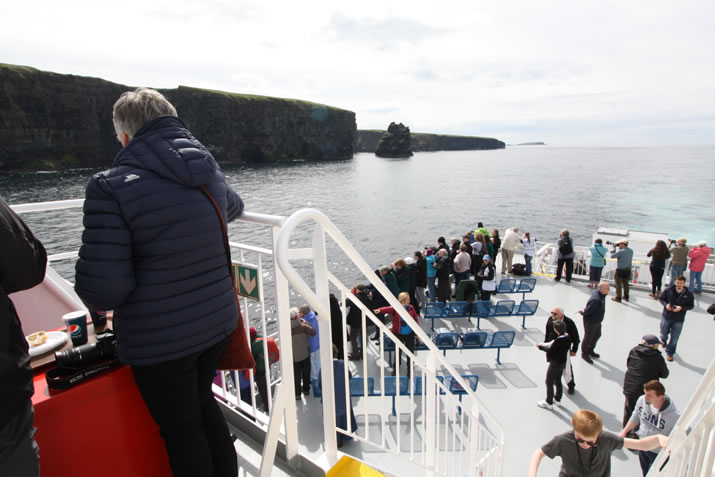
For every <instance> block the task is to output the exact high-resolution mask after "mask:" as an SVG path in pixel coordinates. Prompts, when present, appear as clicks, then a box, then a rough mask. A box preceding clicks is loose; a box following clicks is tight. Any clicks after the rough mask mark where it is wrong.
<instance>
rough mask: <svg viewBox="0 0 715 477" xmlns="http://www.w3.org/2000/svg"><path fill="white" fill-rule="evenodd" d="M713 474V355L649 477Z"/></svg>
mask: <svg viewBox="0 0 715 477" xmlns="http://www.w3.org/2000/svg"><path fill="white" fill-rule="evenodd" d="M714 473H715V358H714V359H713V360H712V361H711V362H710V366H709V367H708V370H707V372H706V373H705V376H703V379H702V380H701V381H700V384H699V385H698V387H697V389H696V390H695V392H694V393H693V395H692V397H691V398H690V401H689V402H688V405H687V406H686V407H685V408H684V410H683V413H682V414H681V416H680V418H679V419H678V422H677V423H676V424H675V427H674V428H673V430H672V431H671V433H670V437H669V438H668V443H667V444H666V446H665V448H664V449H663V450H661V451H660V453H659V454H658V457H657V458H656V460H655V462H653V465H652V466H651V468H650V471H649V472H648V477H682V476H688V477H690V476H693V477H710V476H712V475H714Z"/></svg>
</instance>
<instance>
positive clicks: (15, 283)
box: [0, 197, 47, 477]
mask: <svg viewBox="0 0 715 477" xmlns="http://www.w3.org/2000/svg"><path fill="white" fill-rule="evenodd" d="M46 265H47V254H46V253H45V248H44V247H43V246H42V243H40V241H39V240H37V239H36V238H35V237H34V236H33V235H32V232H30V229H29V228H27V225H25V223H24V222H23V221H22V220H21V219H20V217H18V216H17V215H16V214H15V212H13V211H12V210H11V209H10V207H9V206H8V205H7V204H6V203H5V201H4V200H3V199H2V198H1V197H0V286H1V287H2V288H1V289H0V389H1V391H0V475H2V476H20V475H22V476H29V477H34V476H39V475H40V464H39V455H38V452H39V449H38V447H37V444H36V443H35V441H34V439H33V436H34V435H35V428H34V427H33V426H32V423H33V420H34V417H35V411H34V409H33V407H32V401H31V400H30V398H31V397H32V394H33V392H34V390H35V388H34V386H33V384H32V368H30V355H29V354H28V344H27V340H25V333H24V332H23V331H22V325H21V324H20V319H19V318H18V316H17V312H16V311H15V306H14V305H13V303H12V300H11V299H10V298H9V297H8V295H9V294H10V293H14V292H17V291H20V290H27V289H30V288H32V287H34V286H35V285H37V284H39V283H40V282H42V280H43V279H44V278H45V268H46Z"/></svg>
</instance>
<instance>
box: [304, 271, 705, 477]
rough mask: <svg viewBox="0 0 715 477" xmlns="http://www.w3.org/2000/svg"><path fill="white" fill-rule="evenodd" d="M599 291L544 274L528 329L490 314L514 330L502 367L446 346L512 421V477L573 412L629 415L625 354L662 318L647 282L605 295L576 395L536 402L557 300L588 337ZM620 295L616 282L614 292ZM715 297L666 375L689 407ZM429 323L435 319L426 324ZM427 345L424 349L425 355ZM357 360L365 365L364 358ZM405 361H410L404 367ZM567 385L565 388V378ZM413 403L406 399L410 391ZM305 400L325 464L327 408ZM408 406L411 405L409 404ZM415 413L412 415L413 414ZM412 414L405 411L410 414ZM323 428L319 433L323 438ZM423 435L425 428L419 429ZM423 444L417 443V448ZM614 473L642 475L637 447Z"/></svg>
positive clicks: (507, 466)
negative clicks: (543, 404) (597, 334)
mask: <svg viewBox="0 0 715 477" xmlns="http://www.w3.org/2000/svg"><path fill="white" fill-rule="evenodd" d="M591 292H592V289H590V288H587V287H586V286H585V284H584V283H581V282H576V281H572V283H571V284H570V285H569V284H566V283H564V282H561V283H555V282H553V281H552V280H551V279H548V278H544V277H537V285H536V289H535V290H534V293H532V294H530V295H527V298H536V299H538V300H540V305H539V311H538V312H537V314H536V316H534V317H529V318H527V321H526V326H527V329H526V330H522V328H521V318H520V317H518V318H517V317H507V318H499V319H492V320H485V319H482V321H481V327H482V329H485V330H515V331H516V332H517V334H516V339H515V341H514V345H513V346H512V347H511V348H510V349H505V350H502V353H501V361H502V364H501V365H497V363H496V361H495V358H496V350H471V351H464V352H460V351H448V352H447V358H448V359H449V360H450V361H451V363H453V365H454V366H455V367H456V368H457V370H458V371H461V372H463V373H464V374H467V373H473V374H477V375H479V386H478V388H477V394H478V396H479V397H480V399H481V400H482V401H483V403H484V405H485V406H486V407H487V409H488V410H489V411H490V412H491V413H492V414H494V415H495V416H496V418H497V419H498V421H499V423H500V424H501V426H502V427H503V428H504V430H505V433H506V436H505V439H506V445H505V454H504V473H503V475H504V476H505V477H511V476H517V475H525V474H526V473H527V470H528V464H529V459H530V457H531V454H532V453H533V451H534V450H535V449H537V448H538V447H540V446H541V445H543V444H544V443H546V442H547V441H548V440H549V439H550V438H551V437H552V436H554V435H555V434H558V433H561V432H564V431H566V430H568V429H569V428H570V420H571V416H572V414H573V413H574V412H575V411H576V410H578V409H580V408H587V409H592V410H594V411H596V412H598V413H599V414H600V415H601V417H602V418H603V421H604V426H605V428H606V429H607V430H610V431H612V432H616V433H617V432H619V431H620V430H621V419H622V414H623V395H622V383H623V376H624V372H625V365H626V358H627V356H628V352H629V350H630V349H631V348H632V347H633V346H635V345H637V344H638V343H639V341H640V339H641V336H642V335H644V334H647V333H653V334H656V335H657V334H658V330H659V327H658V324H659V321H660V313H661V310H662V307H661V306H660V304H659V303H658V302H657V301H656V300H654V299H653V298H651V297H649V296H647V291H645V290H632V291H631V301H630V303H622V304H619V303H615V302H613V301H611V300H610V299H607V304H606V317H605V320H604V323H603V336H602V338H601V340H600V341H599V343H598V345H597V347H596V351H597V352H598V353H600V354H601V358H600V359H598V360H595V363H594V364H593V365H591V364H588V363H586V362H585V361H583V360H582V359H581V357H580V352H579V354H577V356H575V357H574V358H573V369H574V376H575V379H576V394H575V395H573V396H569V395H567V394H564V398H563V400H562V407H561V408H560V409H555V410H554V411H548V410H544V409H541V408H539V407H537V406H536V401H537V400H540V399H544V398H545V384H544V379H545V373H546V366H547V364H546V361H545V358H544V353H543V352H541V351H539V350H537V349H536V347H535V346H534V345H535V343H537V342H541V341H543V339H544V334H543V333H544V326H545V323H546V320H547V317H548V316H549V311H550V310H551V308H552V307H553V306H562V307H563V308H564V310H565V312H566V315H567V316H569V317H571V318H572V319H574V321H575V322H576V323H577V325H578V326H579V332H580V333H581V335H582V337H583V327H582V320H581V317H580V315H579V314H578V313H577V311H578V310H579V309H581V308H583V306H584V305H585V304H586V301H587V300H588V297H589V296H590V294H591ZM611 296H613V290H612V291H611ZM496 298H497V299H515V300H516V301H517V303H518V301H519V300H520V299H521V296H520V295H516V294H512V295H508V296H506V295H498V296H497V297H496ZM713 301H715V298H714V297H713V295H710V294H703V295H696V307H695V309H694V310H692V311H690V312H688V314H687V316H686V321H685V326H684V328H683V333H682V335H681V338H680V342H679V346H678V350H677V354H676V357H675V361H673V362H671V363H669V364H668V365H669V368H670V372H671V374H670V377H669V378H667V379H666V380H664V385H665V387H666V392H667V394H668V395H669V396H670V397H671V398H672V399H673V401H674V403H675V404H676V406H678V407H679V408H681V409H682V408H683V407H685V405H686V404H687V402H688V400H689V399H690V396H691V393H692V391H693V389H694V388H695V386H696V385H697V383H699V381H700V378H701V376H702V374H703V373H704V372H705V369H706V368H707V366H708V365H709V363H710V360H711V359H712V357H713V349H714V348H713V345H712V343H713V340H714V338H715V323H714V322H713V318H712V316H709V315H707V314H706V312H705V309H706V308H707V306H708V305H709V304H710V303H712V302H713ZM422 324H423V327H425V329H429V328H430V325H431V322H423V323H422ZM435 326H443V327H447V328H469V327H473V326H475V325H472V324H470V323H469V322H467V321H466V320H454V321H446V322H442V323H439V324H436V325H435ZM368 355H369V356H370V357H369V361H368V363H369V364H370V371H369V374H370V375H372V376H378V375H379V372H378V371H377V367H376V366H375V364H374V362H375V357H376V355H377V348H376V347H375V346H374V345H371V346H370V347H369V348H368ZM420 356H422V357H424V356H425V353H424V352H422V353H420V352H418V358H419V357H420ZM356 365H358V366H359V368H358V366H356ZM350 366H351V369H352V372H353V375H361V370H362V363H361V362H350ZM403 369H404V367H403ZM564 391H565V386H564ZM400 399H402V400H403V401H402V402H403V403H407V400H408V399H409V398H408V397H402V398H400ZM368 400H369V401H370V402H369V409H370V416H369V423H370V435H371V436H372V437H371V438H376V439H379V438H380V436H381V434H380V432H381V430H380V429H381V425H380V418H379V415H380V414H383V415H385V416H387V415H388V414H389V413H390V411H391V401H390V400H386V403H387V404H386V408H385V409H384V411H382V410H381V405H382V402H381V398H379V397H371V398H368ZM297 404H298V420H299V425H298V432H299V440H300V445H301V452H303V453H305V454H306V455H309V456H311V457H312V458H313V459H315V460H316V461H318V462H320V461H321V459H325V457H324V455H323V449H322V446H321V445H318V444H316V442H322V420H321V417H320V416H321V413H322V407H321V404H320V401H319V400H318V399H316V398H314V397H312V396H311V397H308V398H305V397H304V398H303V401H302V403H297ZM353 404H354V409H355V412H356V414H357V419H358V424H359V427H360V428H361V430H360V431H359V432H360V433H361V434H362V433H363V432H364V429H363V428H364V425H365V418H364V416H363V415H362V414H361V413H362V411H363V403H362V401H361V400H358V399H353ZM405 405H406V404H405ZM405 416H407V414H405ZM404 419H405V420H406V419H407V418H406V417H405V418H404ZM388 422H389V423H390V426H389V427H388V430H387V432H386V436H385V437H386V439H394V438H395V435H396V423H395V418H394V417H389V418H388ZM405 430H406V429H405V428H404V426H403V427H402V428H401V432H400V434H401V435H402V438H401V447H402V448H403V449H405V448H409V445H410V436H406V435H405ZM316 436H321V438H320V439H316ZM414 437H415V440H416V441H418V440H419V436H414ZM417 448H419V447H417ZM341 450H342V451H343V452H345V453H347V454H350V455H353V456H355V457H357V458H359V459H362V460H364V461H365V462H367V463H369V464H372V465H373V466H375V467H376V468H378V469H380V470H382V471H386V472H388V474H389V475H400V476H404V475H421V471H420V470H416V469H415V470H413V469H412V468H411V465H410V464H409V463H406V462H405V460H404V459H401V458H398V457H395V456H393V455H391V454H385V453H383V452H381V451H380V450H379V449H376V448H374V447H373V446H370V445H368V444H366V443H360V442H355V441H353V442H348V443H346V444H345V445H344V446H343V447H342V449H341ZM559 466H560V460H559V459H555V460H553V461H551V460H549V459H547V458H546V459H544V460H543V461H542V464H541V469H540V472H539V475H544V476H546V475H556V474H557V473H558V468H559ZM612 469H613V471H612V475H614V476H631V475H632V476H636V475H641V474H640V467H639V465H638V456H637V455H636V454H634V453H632V452H630V451H617V452H616V453H615V454H614V455H613V458H612Z"/></svg>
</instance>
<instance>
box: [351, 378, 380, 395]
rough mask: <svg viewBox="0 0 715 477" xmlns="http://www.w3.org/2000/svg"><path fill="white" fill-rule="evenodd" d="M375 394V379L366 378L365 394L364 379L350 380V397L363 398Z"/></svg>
mask: <svg viewBox="0 0 715 477" xmlns="http://www.w3.org/2000/svg"><path fill="white" fill-rule="evenodd" d="M372 394H375V378H373V377H372V376H368V378H367V393H366V392H365V378H359V377H358V378H350V395H351V396H365V395H372Z"/></svg>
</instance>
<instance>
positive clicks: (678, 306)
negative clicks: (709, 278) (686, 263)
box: [658, 275, 695, 361]
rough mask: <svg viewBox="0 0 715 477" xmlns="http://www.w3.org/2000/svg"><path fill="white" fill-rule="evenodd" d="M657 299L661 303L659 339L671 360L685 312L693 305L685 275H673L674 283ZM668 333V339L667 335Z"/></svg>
mask: <svg viewBox="0 0 715 477" xmlns="http://www.w3.org/2000/svg"><path fill="white" fill-rule="evenodd" d="M658 300H659V301H660V302H661V303H662V304H663V314H662V316H661V318H660V339H661V340H662V341H663V343H667V345H666V347H665V354H666V358H665V359H667V360H668V361H673V355H674V354H675V348H676V347H677V346H678V339H679V338H680V333H681V332H682V331H683V322H684V321H685V312H686V311H688V310H692V309H693V306H694V305H695V299H694V298H693V294H692V293H690V291H689V290H688V289H687V288H686V287H685V277H684V276H682V275H681V276H679V277H675V285H674V286H672V287H668V288H667V289H666V290H665V291H664V292H663V293H661V294H660V297H659V298H658ZM669 334H670V341H668V335H669Z"/></svg>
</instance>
